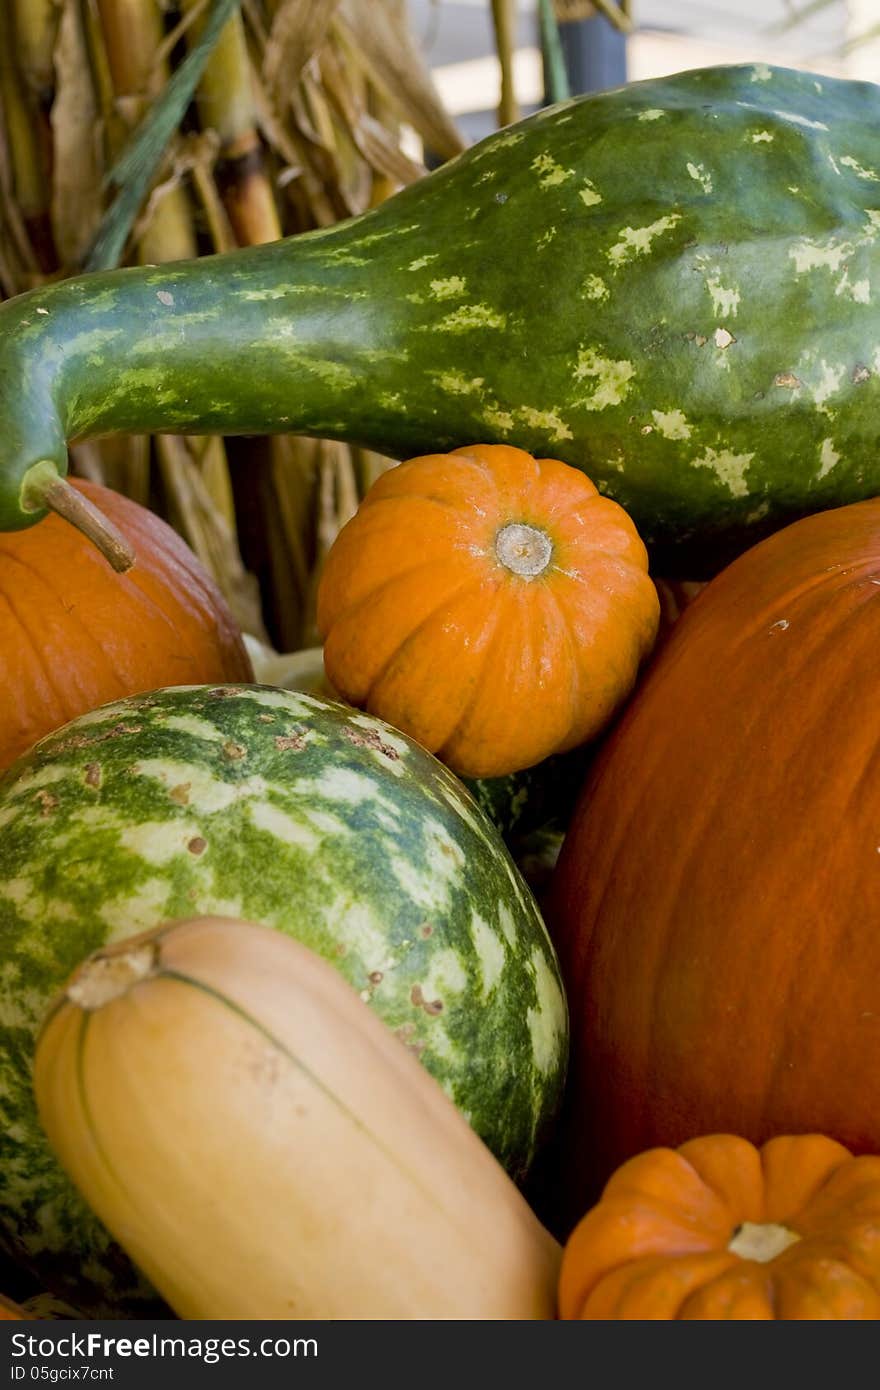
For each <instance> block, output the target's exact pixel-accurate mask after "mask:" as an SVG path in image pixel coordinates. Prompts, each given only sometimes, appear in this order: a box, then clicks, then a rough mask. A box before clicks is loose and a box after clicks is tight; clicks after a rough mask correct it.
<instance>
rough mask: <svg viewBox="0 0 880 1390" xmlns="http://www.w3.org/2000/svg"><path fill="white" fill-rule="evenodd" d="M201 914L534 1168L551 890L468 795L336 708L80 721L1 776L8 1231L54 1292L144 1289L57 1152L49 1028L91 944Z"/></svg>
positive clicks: (91, 1294) (228, 705)
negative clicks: (538, 887) (308, 986)
mask: <svg viewBox="0 0 880 1390" xmlns="http://www.w3.org/2000/svg"><path fill="white" fill-rule="evenodd" d="M201 914H218V915H227V916H233V917H240V918H244V919H250V920H253V921H257V922H262V923H265V924H266V925H269V926H272V927H276V928H278V929H279V930H281V931H284V932H287V933H289V934H290V935H292V936H295V937H296V938H297V939H298V940H300V941H302V942H304V943H305V944H306V945H308V946H310V947H311V948H313V949H314V950H316V951H317V952H318V953H319V954H321V955H322V956H324V957H325V958H326V959H328V960H330V961H331V962H332V963H333V964H335V965H336V966H337V967H338V969H339V970H340V972H341V973H342V975H343V976H344V977H345V978H346V979H347V980H348V981H349V982H350V983H351V984H352V985H353V986H354V987H355V988H356V989H357V990H358V992H359V993H360V995H361V997H362V998H363V999H364V1000H365V1001H367V1002H368V1003H369V1004H370V1005H371V1007H372V1008H373V1009H374V1010H375V1011H376V1013H377V1014H378V1015H379V1016H380V1017H381V1018H382V1019H383V1020H384V1021H385V1022H386V1023H387V1024H388V1025H389V1027H390V1028H391V1029H393V1030H394V1031H395V1032H396V1033H397V1034H398V1036H399V1038H400V1040H401V1044H402V1045H405V1046H407V1047H409V1048H411V1049H412V1050H413V1052H415V1053H416V1055H417V1056H418V1057H419V1058H420V1060H421V1061H422V1063H423V1064H424V1066H425V1067H426V1069H427V1070H428V1071H429V1072H431V1073H432V1075H433V1076H434V1077H435V1078H436V1079H437V1080H438V1081H439V1082H440V1083H441V1084H442V1085H443V1087H444V1089H445V1090H446V1091H447V1093H448V1094H449V1095H450V1096H451V1097H452V1099H453V1100H454V1101H455V1102H456V1104H457V1105H458V1107H459V1108H460V1109H461V1110H462V1111H463V1112H464V1113H465V1114H466V1116H467V1118H468V1119H469V1120H470V1122H471V1124H472V1125H473V1127H474V1129H475V1130H476V1131H477V1132H478V1133H479V1134H480V1135H481V1137H482V1138H483V1139H484V1140H485V1141H486V1143H487V1144H488V1146H489V1147H490V1148H491V1149H492V1150H493V1151H494V1152H495V1154H496V1156H498V1157H499V1158H500V1159H501V1160H502V1162H503V1163H504V1164H505V1166H506V1167H508V1169H509V1170H510V1171H511V1172H512V1173H513V1174H514V1175H516V1176H522V1175H523V1174H524V1172H525V1170H526V1169H527V1167H528V1165H529V1162H530V1160H531V1158H532V1156H533V1154H534V1151H535V1148H536V1145H537V1144H538V1143H539V1140H540V1138H541V1137H542V1135H543V1133H544V1131H545V1130H546V1127H547V1125H548V1123H549V1122H550V1120H551V1118H552V1116H553V1114H554V1112H555V1110H556V1107H557V1103H558V1100H559V1097H560V1092H561V1087H562V1081H563V1074H564V1068H565V1061H566V1056H567V1015H566V1007H565V1001H564V997H563V994H562V988H561V984H560V980H559V974H558V969H557V964H556V958H555V954H554V952H553V948H552V946H551V945H550V941H549V938H548V936H547V934H546V931H545V929H544V925H543V922H542V920H541V917H540V914H539V912H538V909H537V907H536V906H535V903H534V899H533V898H532V896H531V894H530V892H529V890H528V889H527V887H526V886H525V883H524V881H523V879H522V878H521V876H520V874H519V873H518V871H517V870H516V868H515V867H514V865H513V863H512V861H511V859H510V857H509V855H508V853H507V851H506V850H505V849H504V847H503V845H502V842H501V840H500V838H499V836H498V834H497V832H496V831H495V829H494V827H493V826H492V825H491V824H490V823H489V821H488V820H487V819H486V817H485V816H484V814H483V813H482V811H481V810H480V809H479V807H478V806H477V805H476V803H475V802H474V801H473V800H472V799H471V797H470V796H469V795H468V793H467V792H466V791H465V789H464V787H463V786H462V784H461V783H460V782H458V781H457V779H456V778H454V777H453V776H452V774H451V773H449V772H448V771H447V769H446V768H444V767H443V766H442V765H441V764H440V763H438V762H437V761H436V760H435V759H434V758H432V757H431V756H430V755H429V754H427V753H426V752H425V751H424V750H423V749H421V748H420V747H419V746H418V745H417V744H415V743H413V742H412V741H411V740H409V739H407V738H406V737H404V736H403V735H402V734H399V733H397V732H396V731H394V730H392V729H390V728H389V727H388V726H387V725H385V724H383V723H382V722H381V721H379V720H375V719H372V718H370V717H368V716H366V715H362V714H359V713H358V712H356V711H354V710H350V709H347V708H344V707H343V706H341V705H336V704H333V703H330V702H328V701H323V700H320V699H317V698H314V697H311V696H307V695H303V694H298V693H292V692H288V691H281V690H277V689H273V688H270V687H262V686H220V687H216V688H214V687H189V688H187V687H178V688H173V689H169V690H166V691H158V692H154V693H152V694H149V695H145V696H138V697H133V698H131V699H128V700H124V701H120V702H119V703H116V704H113V705H105V706H103V707H102V708H101V709H99V710H96V711H94V712H92V713H90V714H88V715H85V716H82V717H81V718H80V719H78V720H76V721H74V722H73V723H71V724H68V725H66V726H65V727H64V728H63V729H61V730H59V731H58V732H57V733H55V734H52V735H50V736H49V737H48V738H46V739H44V740H42V741H41V742H40V743H39V744H37V745H36V747H35V748H34V750H32V752H31V753H30V754H28V755H27V757H25V758H23V759H21V760H20V761H19V762H18V763H16V764H15V765H14V766H13V767H12V768H11V769H10V770H9V772H8V773H7V774H6V776H5V778H3V779H2V780H0V940H2V961H3V971H2V989H0V1026H2V1030H3V1039H4V1047H3V1049H2V1056H0V1227H2V1230H3V1232H4V1233H5V1235H4V1239H5V1241H6V1242H7V1243H9V1244H11V1245H12V1247H13V1249H15V1251H16V1252H17V1253H18V1254H19V1255H24V1256H26V1257H27V1259H28V1260H29V1261H30V1262H31V1263H32V1265H33V1267H34V1268H35V1269H36V1272H37V1273H38V1274H39V1275H40V1276H41V1277H42V1279H43V1281H44V1285H45V1287H48V1288H50V1289H52V1290H53V1291H65V1290H66V1291H67V1294H68V1296H69V1297H70V1298H71V1299H72V1300H73V1301H75V1302H76V1304H77V1306H78V1307H81V1308H83V1309H84V1311H85V1310H88V1309H98V1310H104V1311H105V1312H106V1311H107V1310H108V1309H112V1310H115V1312H116V1314H117V1315H118V1313H119V1310H120V1309H122V1310H123V1311H128V1312H133V1311H135V1310H137V1308H138V1307H145V1306H147V1305H146V1304H145V1303H143V1302H142V1301H141V1300H145V1299H148V1297H149V1294H148V1292H147V1290H146V1289H145V1288H144V1287H142V1286H139V1285H138V1284H137V1282H136V1280H135V1277H134V1274H133V1271H132V1269H131V1267H130V1266H129V1265H128V1263H127V1261H126V1259H125V1258H124V1257H123V1256H122V1254H121V1252H120V1251H118V1249H117V1248H115V1247H111V1246H110V1244H109V1241H108V1238H107V1237H106V1236H105V1235H104V1233H103V1232H102V1230H101V1228H99V1226H98V1224H97V1222H96V1220H95V1218H93V1217H92V1216H91V1215H90V1213H88V1212H87V1211H86V1209H85V1207H84V1205H83V1203H82V1202H81V1201H80V1200H79V1198H78V1197H77V1195H76V1194H75V1193H74V1191H73V1189H72V1188H71V1186H70V1184H69V1183H68V1181H67V1179H66V1178H65V1177H64V1175H63V1173H62V1172H61V1170H60V1168H59V1167H58V1165H57V1163H56V1162H55V1159H54V1158H53V1156H52V1154H51V1153H50V1151H49V1149H48V1146H47V1142H46V1140H45V1137H44V1135H43V1133H42V1131H41V1129H40V1127H39V1124H38V1120H37V1116H36V1111H35V1107H34V1101H33V1097H32V1093H31V1079H30V1069H31V1060H32V1054H33V1044H34V1037H35V1032H36V1029H37V1027H38V1025H39V1023H40V1021H41V1018H42V1016H43V1014H44V1012H45V1009H46V1007H47V1005H48V1003H49V1000H50V998H51V997H53V996H54V994H55V992H56V991H57V990H58V989H59V988H60V986H61V985H62V983H63V982H64V981H65V979H66V978H67V976H68V975H69V973H70V972H71V970H72V969H73V968H74V966H75V965H76V964H77V963H78V962H79V961H80V960H81V959H82V958H83V957H84V956H85V955H86V954H87V953H88V952H90V951H92V950H94V949H95V948H97V947H98V946H100V945H102V944H103V943H105V942H108V941H112V940H116V939H120V938H123V937H126V936H130V935H132V934H133V933H135V932H138V931H142V930H145V929H147V928H149V927H151V926H154V925H156V924H158V923H159V922H161V921H164V920H170V919H178V918H183V917H191V916H195V915H201ZM239 1141H240V1138H239V1137H238V1136H235V1135H230V1143H231V1144H235V1143H238V1142H239ZM291 1163H292V1165H293V1167H294V1168H295V1155H292V1156H291ZM413 1239H418V1233H417V1232H414V1233H413Z"/></svg>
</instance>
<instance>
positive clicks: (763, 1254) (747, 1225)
mask: <svg viewBox="0 0 880 1390" xmlns="http://www.w3.org/2000/svg"><path fill="white" fill-rule="evenodd" d="M798 1240H800V1236H799V1235H798V1234H797V1232H796V1231H790V1230H789V1229H788V1227H787V1226H778V1225H776V1224H775V1223H774V1222H772V1221H744V1222H743V1223H742V1225H741V1226H737V1228H736V1230H735V1231H734V1233H733V1236H732V1238H731V1239H730V1241H729V1242H728V1245H727V1248H728V1250H729V1251H730V1253H731V1254H732V1255H739V1257H740V1259H742V1260H757V1261H758V1263H759V1264H766V1263H767V1261H768V1260H775V1259H776V1256H777V1255H781V1254H782V1252H783V1250H787V1249H788V1247H789V1246H790V1245H794V1243H795V1241H798Z"/></svg>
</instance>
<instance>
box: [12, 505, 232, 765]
mask: <svg viewBox="0 0 880 1390" xmlns="http://www.w3.org/2000/svg"><path fill="white" fill-rule="evenodd" d="M74 486H75V487H76V488H77V489H78V490H79V491H80V492H82V493H84V494H85V495H86V497H88V498H89V499H90V500H91V501H93V502H94V503H95V504H96V505H97V506H98V507H100V509H101V510H102V511H103V512H104V513H105V515H106V516H108V517H109V518H110V520H111V521H112V522H114V523H115V524H116V526H117V527H118V528H119V530H120V531H121V532H122V533H123V534H124V536H125V537H126V538H127V539H128V541H129V542H130V543H131V544H132V546H133V547H134V550H135V552H136V556H137V560H136V564H135V566H134V568H133V569H131V570H129V571H128V572H127V573H125V574H117V573H115V572H114V570H112V569H111V568H110V566H109V565H108V564H107V561H106V560H105V559H104V558H103V556H102V555H101V554H99V552H98V551H97V550H96V549H95V547H94V546H93V545H92V544H91V542H90V541H89V540H87V539H86V537H85V536H83V535H82V534H81V533H80V532H79V531H76V530H74V528H73V527H72V526H70V525H69V524H68V523H67V522H66V521H63V520H62V519H61V518H60V517H58V516H54V515H49V516H47V517H46V518H45V520H43V521H41V522H40V523H39V524H38V525H37V526H34V527H32V528H31V529H29V530H26V531H14V532H11V533H6V534H2V535H0V710H2V718H0V770H2V769H3V768H5V767H7V766H8V765H9V764H10V763H11V762H14V760H15V759H16V758H17V757H18V756H19V755H20V754H21V753H23V752H25V750H26V749H28V748H29V747H30V746H31V744H33V743H34V742H36V740H37V739H38V738H42V736H43V735H44V734H47V733H49V732H51V730H53V729H57V728H58V727H59V726H60V725H62V724H65V723H66V722H67V721H68V720H69V719H73V718H75V717H76V716H77V715H79V714H83V713H85V712H86V711H87V710H90V709H94V708H95V707H96V706H97V705H101V704H105V703H106V702H107V701H109V700H114V699H119V698H121V697H123V696H125V695H134V694H138V693H139V692H141V691H144V690H153V689H156V688H157V687H159V686H166V685H200V684H203V683H205V684H210V683H212V682H214V681H250V680H252V679H253V674H252V671H251V665H250V661H249V660H248V657H247V654H246V652H245V650H244V647H243V645H242V640H241V634H240V632H239V630H238V627H237V625H236V623H235V622H234V620H233V617H232V614H231V613H230V611H229V609H228V607H227V605H226V602H225V600H224V599H223V596H222V595H221V593H220V591H219V589H218V588H217V586H216V584H215V583H214V581H213V579H212V578H211V577H210V575H209V574H208V573H207V571H206V570H205V569H204V567H203V566H202V565H201V564H200V562H199V561H198V560H197V559H196V557H195V555H194V554H193V553H192V551H191V550H190V549H189V547H188V546H187V545H186V544H185V542H184V541H183V540H182V539H181V538H180V536H178V535H177V534H176V532H174V531H173V530H172V529H171V527H170V526H168V525H167V524H166V523H165V522H164V521H162V520H161V518H160V517H158V516H156V515H155V514H154V513H153V512H151V511H148V510H147V509H146V508H145V507H141V506H140V505H139V504H138V503H136V502H133V501H131V500H130V499H128V498H126V497H123V496H121V495H120V494H119V493H116V492H113V491H111V490H110V489H108V488H104V487H99V486H98V485H97V484H95V483H89V482H82V481H77V482H75V483H74Z"/></svg>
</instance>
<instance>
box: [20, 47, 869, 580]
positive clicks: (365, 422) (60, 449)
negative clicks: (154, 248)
mask: <svg viewBox="0 0 880 1390" xmlns="http://www.w3.org/2000/svg"><path fill="white" fill-rule="evenodd" d="M878 129H880V87H877V86H874V85H873V84H869V83H862V82H852V81H845V80H840V79H833V78H827V77H822V78H819V77H817V76H814V75H813V74H810V73H804V72H796V71H792V70H788V69H784V68H771V67H766V66H763V65H758V66H751V65H750V66H731V67H717V68H707V69H701V70H694V71H689V72H685V73H681V74H679V75H677V76H673V77H668V78H660V79H652V80H650V81H646V82H640V83H633V84H630V85H628V86H625V87H622V88H620V89H617V90H615V91H611V92H607V93H602V94H599V95H590V96H587V97H582V98H578V99H576V100H574V101H572V102H571V103H569V104H563V105H560V106H556V107H552V108H549V109H546V110H543V111H541V112H539V113H538V114H537V115H535V116H533V117H530V118H529V119H528V120H526V121H524V122H521V123H519V124H518V125H516V126H511V127H508V128H506V129H505V130H503V131H501V132H499V133H497V134H494V135H492V136H490V137H489V138H488V139H486V140H484V141H482V142H481V143H480V144H479V145H477V146H475V147H473V148H472V149H471V150H469V151H467V152H466V153H465V154H463V155H461V156H460V157H459V158H457V159H456V160H454V161H451V162H450V163H448V164H446V165H444V166H443V167H442V168H440V169H438V170H437V171H436V172H434V173H433V174H431V175H430V176H428V177H426V178H424V179H423V180H421V181H420V182H418V183H417V184H415V185H413V186H411V187H410V188H408V189H406V190H404V191H403V192H401V193H399V194H398V195H396V196H395V197H393V198H391V199H389V200H388V201H387V202H386V203H385V204H383V205H382V206H381V207H379V208H378V209H376V210H374V211H372V212H370V213H368V214H365V215H364V216H362V217H359V218H357V219H353V220H351V221H349V222H345V223H341V224H339V225H337V226H334V227H331V228H329V229H327V230H322V231H319V232H315V233H309V234H308V235H302V236H298V237H294V238H289V239H287V240H286V241H282V242H278V243H274V244H272V245H268V246H262V247H257V248H250V249H248V250H246V251H242V252H234V253H232V254H229V255H224V256H215V257H205V258H203V259H201V260H199V261H196V262H191V263H178V264H176V265H171V266H162V267H154V268H135V269H126V270H120V271H113V272H110V273H107V274H101V275H97V276H90V277H80V278H77V279H73V280H69V281H65V282H61V283H58V284H55V285H52V286H47V287H45V288H41V289H39V290H37V291H34V292H32V293H29V294H28V295H25V296H21V297H19V298H18V299H15V300H12V301H10V302H9V303H7V304H6V305H5V306H3V308H2V309H0V415H2V418H3V422H4V431H3V437H2V440H0V525H2V526H5V527H9V528H12V527H16V526H20V525H27V524H31V523H32V522H33V521H34V519H35V514H34V513H30V514H26V513H24V512H22V509H21V503H20V486H21V480H22V478H23V477H24V475H25V473H26V471H27V469H28V468H29V467H31V466H33V465H34V464H36V463H38V462H39V461H41V460H47V459H48V460H51V461H54V463H55V465H56V466H57V467H58V468H59V469H60V470H62V471H63V470H64V468H65V467H66V463H65V441H66V440H68V439H70V438H73V437H76V436H85V435H90V434H100V433H104V432H108V431H128V430H164V431H179V432H188V431H210V432H220V433H227V434H231V433H235V432H245V433H268V432H272V431H294V432H299V433H304V434H313V435H319V436H328V437H336V438H340V439H345V440H350V441H354V442H359V443H362V444H366V445H369V446H372V447H373V448H376V449H379V450H381V451H383V452H385V453H387V454H389V455H391V456H393V457H398V458H400V457H407V456H412V455H416V454H420V453H426V452H436V451H438V450H443V449H449V448H453V447H456V446H460V445H464V444H469V443H474V442H477V441H480V442H501V443H503V442H509V443H515V444H517V445H519V446H521V447H523V448H525V449H527V450H529V451H530V452H533V453H536V454H545V455H551V456H553V457H557V458H561V459H564V460H566V461H567V462H569V463H572V464H575V465H576V466H579V467H582V468H584V469H585V470H586V471H587V472H588V473H589V475H590V476H591V477H592V478H593V480H594V481H595V482H596V483H597V484H598V485H599V487H600V488H601V489H602V490H603V491H605V492H607V493H608V494H609V495H610V496H612V497H614V498H615V499H616V500H617V501H619V502H620V503H622V504H623V506H624V507H626V508H627V509H628V510H629V511H630V513H631V514H632V516H633V519H634V520H635V522H636V525H637V526H638V527H639V530H640V532H641V534H642V535H643V537H644V539H645V541H646V543H647V544H648V546H649V548H650V549H651V550H652V554H653V560H654V569H655V572H656V573H665V574H667V575H674V574H678V575H680V576H683V577H685V578H697V577H701V576H702V575H703V574H704V573H711V572H713V571H714V570H716V569H718V568H719V567H720V565H721V563H722V562H723V561H725V560H726V559H728V558H730V557H731V556H732V555H733V554H734V553H736V552H737V551H738V550H740V549H742V548H744V547H745V546H746V545H747V544H749V543H751V542H752V541H753V540H755V539H757V538H758V537H759V536H760V535H762V534H764V533H765V532H768V531H770V530H772V529H774V528H776V527H778V526H780V525H781V524H783V523H784V522H787V521H790V520H792V519H793V518H794V517H796V516H799V515H801V514H803V513H805V512H809V511H814V510H819V509H821V508H823V507H829V506H836V505H841V504H843V503H845V502H849V501H853V500H857V499H860V498H863V497H866V496H870V495H872V494H874V493H875V492H876V491H877V485H878V480H880V461H878V460H880V452H878V450H877V447H876V444H877V434H878V429H877V424H876V421H877V415H878V410H877V407H878V399H880V395H878V368H880V347H878V343H880V314H878V308H877V303H878V301H877V295H878V293H880V287H878V285H877V283H876V281H877V277H878V272H880V240H878V238H880V154H878V146H877V131H878Z"/></svg>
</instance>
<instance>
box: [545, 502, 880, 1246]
mask: <svg viewBox="0 0 880 1390" xmlns="http://www.w3.org/2000/svg"><path fill="white" fill-rule="evenodd" d="M545 905H546V910H547V916H548V925H549V927H550V930H551V934H552V935H553V938H554V941H555V944H556V946H557V949H558V951H559V954H560V960H561V963H562V969H563V978H564V980H565V984H566V990H567V995H568V1001H569V1007H570V1011H571V1017H572V1051H571V1063H570V1077H569V1088H568V1100H567V1102H566V1106H565V1114H564V1117H563V1125H562V1135H561V1138H560V1142H559V1150H560V1155H561V1157H560V1165H561V1173H560V1177H559V1182H558V1184H557V1187H556V1190H557V1191H559V1192H562V1193H567V1198H566V1207H567V1210H566V1218H567V1219H566V1221H560V1223H559V1224H560V1227H561V1228H562V1229H565V1230H569V1229H570V1225H569V1224H568V1221H569V1220H571V1219H573V1218H575V1217H576V1216H577V1215H578V1214H579V1213H580V1212H583V1211H584V1209H585V1208H586V1207H587V1206H588V1205H589V1203H590V1202H592V1201H595V1198H596V1195H597V1193H598V1191H599V1190H601V1186H602V1184H603V1183H604V1182H605V1181H606V1180H607V1178H608V1177H609V1176H610V1174H611V1173H612V1172H613V1171H614V1169H615V1168H616V1167H618V1166H619V1165H620V1164H621V1163H622V1162H623V1161H624V1160H625V1159H627V1158H629V1157H631V1156H632V1155H634V1154H637V1153H640V1152H641V1151H642V1150H644V1149H648V1148H651V1147H653V1146H655V1145H657V1144H662V1145H667V1146H670V1147H674V1146H676V1145H677V1144H680V1143H683V1142H684V1141H685V1140H686V1139H688V1138H689V1137H690V1136H692V1135H695V1134H707V1133H715V1132H719V1131H724V1132H726V1133H734V1134H740V1135H742V1136H743V1137H744V1138H746V1139H748V1140H750V1141H751V1142H752V1143H757V1144H760V1143H763V1142H764V1141H765V1140H767V1139H769V1138H771V1137H772V1136H773V1135H776V1134H786V1133H801V1132H804V1131H810V1132H816V1131H818V1132H820V1133H823V1134H827V1135H829V1136H831V1137H832V1138H834V1139H837V1140H839V1141H840V1142H841V1143H843V1144H846V1145H847V1147H848V1148H850V1149H852V1150H853V1151H854V1152H856V1153H869V1154H871V1153H874V1154H876V1153H880V500H876V501H870V502H863V503H859V504H857V505H853V506H848V507H843V508H839V509H837V510H834V511H828V512H822V513H819V514H817V515H815V516H811V517H808V518H806V519H804V520H803V521H799V522H797V523H795V524H794V525H792V526H789V527H787V528H786V529H785V530H783V531H779V532H778V533H777V534H776V535H774V536H772V537H770V538H769V539H768V540H766V541H763V542H762V543H761V544H760V545H758V546H755V547H754V548H753V549H751V550H749V551H748V552H747V553H746V554H744V555H742V556H740V558H739V559H737V560H736V561H734V563H733V564H732V565H730V566H729V567H728V568H727V569H726V570H724V571H723V572H722V573H721V574H720V575H718V576H717V577H716V578H715V579H714V580H713V581H712V582H711V584H709V585H708V587H707V588H706V589H704V590H703V592H702V593H700V594H699V595H698V597H697V598H696V599H695V601H694V602H693V603H692V604H690V605H689V607H688V608H687V610H686V611H685V612H684V614H683V615H682V617H681V618H680V619H679V620H678V621H677V622H676V624H675V626H674V628H673V629H672V632H671V634H670V636H669V638H668V641H667V642H666V644H665V646H664V647H663V649H662V650H661V651H660V653H659V655H658V656H657V658H656V660H655V661H654V662H652V665H651V669H650V670H649V671H648V672H647V674H646V675H645V678H644V679H643V680H642V681H641V683H640V685H639V688H638V690H637V692H636V694H635V696H634V698H633V699H632V700H631V701H630V703H629V705H628V707H627V709H626V711H625V713H624V715H623V717H622V719H621V720H620V722H619V723H618V724H617V726H616V728H615V729H614V730H613V731H612V733H611V735H610V736H609V738H608V740H607V741H606V743H605V744H604V746H603V748H602V751H601V752H600V754H599V757H598V758H597V760H596V762H595V763H594V764H593V766H592V769H591V772H590V775H589V777H588V779H587V783H586V785H585V787H584V790H583V793H582V797H581V800H580V802H579V805H578V807H577V808H576V810H575V814H574V816H573V818H572V821H571V823H570V827H569V831H568V835H567V837H566V840H565V843H564V845H563V848H562V853H561V855H560V859H559V864H558V868H557V872H556V874H555V876H554V880H553V883H552V885H551V891H550V894H549V898H548V900H547V901H546V904H545Z"/></svg>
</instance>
